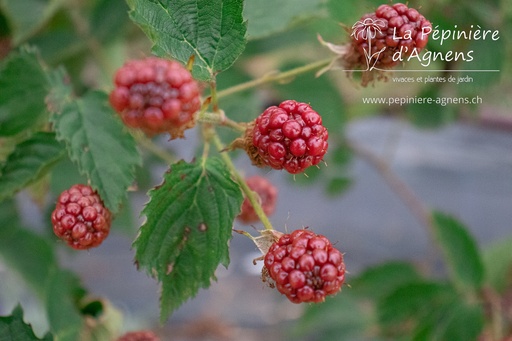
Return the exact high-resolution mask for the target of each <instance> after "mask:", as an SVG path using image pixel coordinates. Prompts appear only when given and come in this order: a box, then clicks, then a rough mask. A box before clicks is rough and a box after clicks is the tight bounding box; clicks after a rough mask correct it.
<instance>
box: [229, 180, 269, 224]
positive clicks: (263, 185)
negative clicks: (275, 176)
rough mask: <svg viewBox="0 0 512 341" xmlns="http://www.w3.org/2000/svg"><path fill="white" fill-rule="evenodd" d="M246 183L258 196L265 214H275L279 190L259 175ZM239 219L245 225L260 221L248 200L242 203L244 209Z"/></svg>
mask: <svg viewBox="0 0 512 341" xmlns="http://www.w3.org/2000/svg"><path fill="white" fill-rule="evenodd" d="M245 181H246V182H247V186H249V188H250V189H251V190H253V191H254V192H256V194H258V197H259V199H260V204H261V207H262V208H263V212H264V213H265V214H266V215H271V214H272V213H274V210H275V208H276V201H277V188H276V187H275V186H274V185H272V183H271V182H270V181H268V180H267V179H266V178H264V177H262V176H259V175H254V176H251V177H249V178H247V179H246V180H245ZM238 219H239V220H240V221H242V222H243V223H245V224H249V223H254V222H257V221H258V220H259V217H258V215H257V214H256V212H255V211H254V208H253V206H252V205H251V203H250V201H249V199H247V198H245V200H244V202H243V203H242V209H241V212H240V214H239V215H238Z"/></svg>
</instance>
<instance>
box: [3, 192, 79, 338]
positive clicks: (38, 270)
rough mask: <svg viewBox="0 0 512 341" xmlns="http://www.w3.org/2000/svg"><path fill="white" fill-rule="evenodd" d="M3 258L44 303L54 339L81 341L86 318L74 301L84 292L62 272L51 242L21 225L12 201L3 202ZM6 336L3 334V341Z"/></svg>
mask: <svg viewBox="0 0 512 341" xmlns="http://www.w3.org/2000/svg"><path fill="white" fill-rule="evenodd" d="M20 255H23V256H22V257H21V256H20ZM0 256H1V257H2V260H3V261H4V262H5V264H6V265H7V266H8V267H9V268H10V269H12V270H13V271H16V272H17V273H18V274H19V275H20V276H21V278H23V280H24V281H25V282H26V283H27V284H28V285H29V286H30V287H31V288H32V290H34V292H35V293H36V294H37V296H38V297H39V298H41V299H42V300H43V302H44V303H45V308H46V311H47V314H48V320H49V322H50V330H51V332H52V333H53V334H54V335H55V337H56V338H57V339H58V340H59V341H76V340H79V332H80V330H81V328H82V326H83V319H82V317H81V315H80V311H79V309H78V307H77V305H76V304H75V302H77V301H78V299H79V298H81V297H83V296H84V295H85V290H84V289H83V288H82V287H81V286H80V284H79V282H78V279H77V278H76V277H75V276H74V275H73V274H71V273H69V272H67V271H64V270H61V269H59V265H58V263H57V257H56V255H55V253H54V249H53V247H52V245H51V244H50V243H49V241H48V240H47V239H45V238H43V237H41V236H39V235H37V234H35V233H34V232H32V231H30V230H28V229H25V228H23V227H22V226H21V224H20V222H19V221H18V215H17V212H16V207H15V205H14V203H13V202H12V201H11V200H6V201H3V202H0ZM3 335H4V334H2V333H0V340H2V341H3V340H4V339H2V336H3ZM7 340H11V339H7ZM12 340H18V339H12ZM19 340H22V339H19Z"/></svg>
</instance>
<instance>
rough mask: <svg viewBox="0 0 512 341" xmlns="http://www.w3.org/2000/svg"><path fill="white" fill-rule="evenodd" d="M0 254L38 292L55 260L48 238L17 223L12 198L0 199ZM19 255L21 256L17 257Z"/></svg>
mask: <svg viewBox="0 0 512 341" xmlns="http://www.w3.org/2000/svg"><path fill="white" fill-rule="evenodd" d="M0 226H1V227H0V257H2V259H3V260H4V262H5V264H6V265H7V266H9V267H10V268H11V269H13V270H15V271H16V272H17V273H19V274H20V275H21V277H22V278H23V279H24V280H25V282H27V284H29V286H30V287H31V288H32V289H33V290H34V291H35V292H36V293H37V294H39V295H40V296H42V295H44V291H45V285H44V284H45V281H46V279H47V278H48V275H49V272H50V270H51V269H53V268H55V267H56V266H57V260H56V257H55V254H54V252H53V249H52V247H51V246H50V244H49V242H48V241H47V240H46V239H44V238H43V237H41V236H39V235H37V234H35V233H33V232H31V231H29V230H27V229H24V228H22V227H21V223H20V222H19V220H18V217H17V210H16V207H15V205H14V204H13V202H12V201H10V200H6V201H3V202H1V203H0ZM20 255H23V257H20Z"/></svg>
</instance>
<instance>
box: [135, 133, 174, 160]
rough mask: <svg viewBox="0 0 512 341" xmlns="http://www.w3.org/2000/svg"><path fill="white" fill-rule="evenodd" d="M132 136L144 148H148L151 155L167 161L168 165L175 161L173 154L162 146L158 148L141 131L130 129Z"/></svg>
mask: <svg viewBox="0 0 512 341" xmlns="http://www.w3.org/2000/svg"><path fill="white" fill-rule="evenodd" d="M131 134H132V136H133V138H134V139H135V141H137V143H138V144H139V145H141V146H142V147H143V148H144V149H146V150H148V151H149V152H150V153H152V154H153V155H155V156H157V157H158V158H160V159H161V160H162V161H164V162H165V163H167V164H168V165H171V164H173V163H174V162H176V159H175V158H174V156H172V155H171V154H170V153H169V152H168V151H166V150H165V149H163V148H160V147H159V146H158V145H156V144H155V143H154V142H153V141H151V140H150V139H149V138H147V137H146V136H145V135H144V134H143V133H141V132H139V131H132V133H131Z"/></svg>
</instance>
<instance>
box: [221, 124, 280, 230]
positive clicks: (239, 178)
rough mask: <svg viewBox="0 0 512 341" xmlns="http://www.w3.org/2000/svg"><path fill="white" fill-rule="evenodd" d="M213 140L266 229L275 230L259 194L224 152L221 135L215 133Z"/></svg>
mask: <svg viewBox="0 0 512 341" xmlns="http://www.w3.org/2000/svg"><path fill="white" fill-rule="evenodd" d="M212 141H213V143H214V144H215V146H216V147H217V149H218V150H219V152H220V156H221V158H222V159H223V160H224V162H225V163H226V165H227V166H228V168H229V170H230V172H231V174H232V175H233V176H234V177H235V180H236V182H238V184H239V185H240V188H241V189H242V192H244V194H245V196H246V198H247V199H248V200H249V202H250V203H251V205H252V207H253V208H254V212H255V213H256V215H257V216H258V218H260V220H261V222H262V223H263V226H264V227H265V229H266V230H273V229H274V228H273V227H272V224H271V223H270V220H269V219H268V217H267V215H266V214H265V212H264V211H263V207H261V204H260V202H259V200H258V197H257V194H256V193H255V192H254V191H253V190H252V189H250V188H249V186H248V185H247V182H246V181H245V179H244V178H243V176H242V175H241V174H240V172H238V170H237V169H236V167H235V165H234V164H233V161H231V158H230V157H229V155H228V154H227V153H226V152H223V150H224V146H223V144H222V142H221V141H220V139H219V136H218V135H217V134H214V135H213V136H212Z"/></svg>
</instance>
